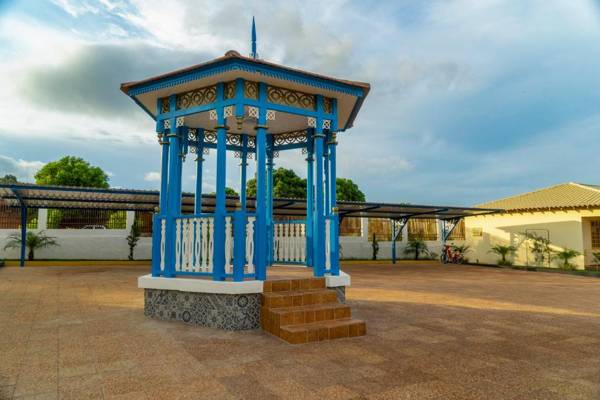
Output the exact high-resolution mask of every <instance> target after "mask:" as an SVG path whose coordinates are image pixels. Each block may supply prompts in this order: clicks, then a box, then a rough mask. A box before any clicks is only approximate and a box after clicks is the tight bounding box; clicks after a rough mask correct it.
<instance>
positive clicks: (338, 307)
mask: <svg viewBox="0 0 600 400" xmlns="http://www.w3.org/2000/svg"><path fill="white" fill-rule="evenodd" d="M351 316H352V311H351V310H350V307H349V306H347V305H345V304H338V303H327V304H310V305H306V306H298V307H281V308H268V307H263V308H262V310H261V325H262V328H263V329H264V330H266V331H268V332H270V333H272V334H274V335H279V329H280V327H281V326H283V325H297V324H305V323H311V322H318V321H330V320H334V319H344V318H350V317H351Z"/></svg>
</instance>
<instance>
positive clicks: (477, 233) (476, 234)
mask: <svg viewBox="0 0 600 400" xmlns="http://www.w3.org/2000/svg"><path fill="white" fill-rule="evenodd" d="M471 236H473V237H482V236H483V228H471Z"/></svg>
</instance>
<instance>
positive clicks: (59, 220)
mask: <svg viewBox="0 0 600 400" xmlns="http://www.w3.org/2000/svg"><path fill="white" fill-rule="evenodd" d="M126 225H127V211H123V210H102V209H55V208H50V209H48V222H47V226H48V229H125V227H126Z"/></svg>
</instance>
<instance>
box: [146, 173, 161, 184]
mask: <svg viewBox="0 0 600 400" xmlns="http://www.w3.org/2000/svg"><path fill="white" fill-rule="evenodd" d="M144 180H145V181H146V182H160V172H156V171H150V172H146V174H145V175H144Z"/></svg>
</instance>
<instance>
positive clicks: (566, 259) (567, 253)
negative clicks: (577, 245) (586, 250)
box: [554, 248, 580, 270]
mask: <svg viewBox="0 0 600 400" xmlns="http://www.w3.org/2000/svg"><path fill="white" fill-rule="evenodd" d="M579 254H580V253H579V252H578V251H577V250H573V249H569V248H566V249H563V250H561V251H558V252H556V254H554V257H555V258H556V259H557V260H561V261H562V265H561V266H560V267H561V268H562V269H568V270H572V269H575V265H573V264H571V262H570V261H571V259H572V258H575V257H577V256H578V255H579Z"/></svg>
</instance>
